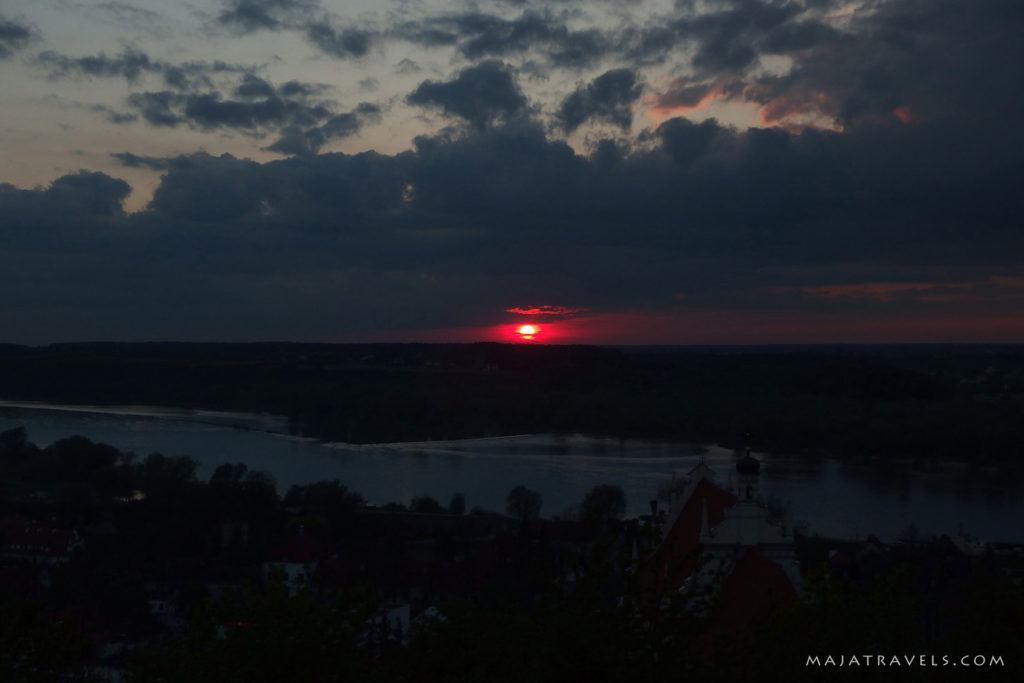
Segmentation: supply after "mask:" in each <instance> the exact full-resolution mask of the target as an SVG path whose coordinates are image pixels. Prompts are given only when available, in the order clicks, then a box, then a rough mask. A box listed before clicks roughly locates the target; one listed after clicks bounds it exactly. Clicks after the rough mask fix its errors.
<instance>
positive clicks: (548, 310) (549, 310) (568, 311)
mask: <svg viewBox="0 0 1024 683" xmlns="http://www.w3.org/2000/svg"><path fill="white" fill-rule="evenodd" d="M505 312H506V313H515V314H516V315H559V316H570V315H579V314H581V313H586V312H587V309H585V308H566V307H565V306H527V307H523V308H520V307H516V308H506V309H505Z"/></svg>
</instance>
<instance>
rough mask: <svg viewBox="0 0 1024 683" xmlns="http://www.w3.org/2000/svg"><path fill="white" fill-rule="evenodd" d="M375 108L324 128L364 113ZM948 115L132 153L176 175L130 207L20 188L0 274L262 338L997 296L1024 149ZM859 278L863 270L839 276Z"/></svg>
mask: <svg viewBox="0 0 1024 683" xmlns="http://www.w3.org/2000/svg"><path fill="white" fill-rule="evenodd" d="M178 96H179V97H182V96H181V95H178ZM373 111H374V110H373V107H372V105H367V106H363V107H361V108H356V109H354V110H353V111H352V112H348V114H351V115H353V116H345V115H335V117H330V118H327V119H324V121H323V122H321V123H320V124H319V125H320V126H322V127H324V129H325V130H324V133H325V134H326V133H327V132H328V131H327V129H331V130H332V131H333V133H340V134H344V133H346V132H349V131H351V130H352V128H353V126H354V124H353V117H354V118H355V120H358V118H359V117H360V116H372V115H373ZM333 133H332V134H333ZM949 134H950V130H949V129H946V128H941V127H934V126H933V127H928V126H908V125H902V124H898V123H892V124H887V125H878V126H872V127H867V126H865V127H860V128H857V129H856V130H853V131H848V132H845V133H839V132H822V131H814V130H807V131H804V132H803V133H801V134H794V133H791V132H786V131H783V130H777V129H776V130H767V129H766V130H760V129H752V130H747V131H738V130H735V129H733V128H729V127H726V126H723V125H720V124H717V123H715V122H714V121H711V120H708V121H704V122H703V123H700V124H695V123H691V122H688V121H686V120H684V119H673V120H670V121H668V122H666V123H665V124H663V125H662V126H661V127H660V128H659V129H658V131H657V134H656V137H655V138H653V139H652V140H650V141H649V143H650V144H648V145H647V146H641V147H638V148H637V149H635V150H633V151H630V150H629V149H628V148H625V147H622V146H619V145H617V144H615V143H613V142H611V141H606V144H602V145H599V149H598V152H596V153H595V154H594V155H593V156H591V157H589V158H587V157H582V156H580V155H578V154H576V153H574V152H573V150H572V149H570V148H569V147H568V146H567V145H565V143H563V142H560V141H558V140H554V139H551V138H549V137H548V136H547V135H546V134H545V132H544V130H543V128H542V127H541V126H540V125H539V124H536V123H531V122H528V121H523V120H516V121H515V122H513V123H512V124H509V125H490V126H485V127H482V128H479V127H478V128H467V129H466V130H464V131H463V132H462V133H461V134H453V133H451V132H449V133H447V134H445V135H438V136H433V137H423V138H419V139H418V140H417V142H416V147H415V149H413V150H411V151H409V152H405V153H402V154H397V155H390V156H389V155H381V154H375V153H372V152H369V153H364V154H358V155H345V154H320V155H315V154H308V153H306V154H297V155H296V156H293V157H291V158H288V159H282V160H278V161H274V162H270V163H263V164H260V163H256V162H253V161H249V160H244V159H238V158H235V157H231V156H227V155H224V156H219V157H218V156H211V155H207V154H193V155H187V156H184V157H176V158H153V157H145V156H140V155H136V154H134V153H131V152H127V151H126V152H119V153H118V154H117V155H116V156H115V158H116V159H117V160H118V161H119V162H120V163H122V164H124V165H126V166H130V167H141V168H149V169H153V170H158V171H161V172H162V173H163V174H164V175H163V178H162V180H161V183H160V185H159V187H158V189H157V191H156V193H155V195H154V198H153V201H152V202H151V204H150V205H149V207H148V208H147V210H146V211H143V212H141V213H138V214H135V215H132V216H123V215H121V214H120V213H119V211H118V209H117V207H118V206H119V202H120V200H121V199H122V198H123V197H124V195H125V194H126V192H127V186H126V185H124V184H123V183H121V182H120V181H115V180H113V179H111V178H109V177H107V176H103V175H102V174H95V175H79V176H72V177H70V178H62V179H60V180H59V181H58V182H55V183H54V185H53V186H52V187H51V188H48V189H39V190H16V189H14V188H11V187H10V186H5V187H3V188H0V239H3V240H5V242H4V243H5V246H6V248H5V250H3V253H4V254H8V253H17V254H18V261H17V262H15V261H12V260H11V259H8V258H7V257H6V256H0V259H2V263H3V264H4V265H5V268H4V269H3V270H0V281H2V282H3V288H2V291H3V292H4V293H5V296H6V297H8V298H7V299H4V301H8V300H11V301H13V300H15V299H16V300H17V301H18V304H19V306H21V309H19V310H22V309H24V307H25V306H27V305H30V304H32V303H38V304H39V305H40V306H41V305H43V304H47V301H49V303H48V304H47V305H56V304H55V303H54V302H55V301H57V297H58V295H57V294H54V295H53V297H54V298H53V299H52V300H47V301H44V300H43V299H44V298H45V296H46V294H45V293H40V292H38V291H36V290H35V289H33V288H34V287H35V282H36V280H35V279H33V278H30V277H29V276H28V275H27V273H30V272H44V271H45V272H49V273H53V278H52V279H51V282H54V283H75V285H74V287H73V288H72V287H71V286H70V285H68V286H65V285H63V284H55V285H54V287H58V292H59V295H60V296H62V297H64V299H63V300H65V301H73V302H75V303H76V306H75V310H73V311H70V312H69V313H68V315H69V316H70V317H65V318H63V319H64V320H65V322H64V323H63V324H64V327H62V328H60V329H61V332H60V334H58V335H57V336H61V337H64V338H68V337H73V336H75V335H76V334H78V332H77V331H76V330H78V329H80V328H78V327H77V325H79V324H85V323H84V322H83V321H84V320H85V317H84V314H85V313H86V312H87V313H88V314H89V316H91V317H92V318H96V319H101V320H107V321H111V324H114V325H122V326H121V327H112V328H110V329H109V330H108V332H107V333H106V334H105V335H101V336H105V337H121V338H128V337H131V338H139V337H148V338H153V336H154V335H156V336H159V335H166V334H175V336H176V338H182V337H183V336H184V337H189V338H214V337H215V338H231V339H244V338H258V337H260V336H266V337H275V338H277V337H279V336H280V335H281V334H286V336H289V337H293V338H336V337H332V335H336V334H341V333H343V332H344V331H345V330H347V329H368V328H373V329H381V328H387V327H395V326H416V325H421V326H457V325H488V324H492V323H494V322H498V321H499V319H500V316H501V315H502V314H503V312H504V311H507V310H509V309H516V308H522V307H524V306H526V305H531V306H537V307H551V306H560V307H566V308H571V309H579V308H587V309H590V310H591V311H593V312H595V313H600V312H602V311H609V310H612V311H614V310H632V311H635V310H641V309H642V310H648V311H658V310H667V309H668V310H670V309H672V308H673V307H676V306H678V305H679V302H680V300H681V299H680V297H685V301H686V303H687V305H688V306H691V307H698V308H699V307H717V308H722V307H739V308H744V307H746V308H751V307H756V308H760V309H761V310H774V309H772V307H773V306H783V307H788V309H790V310H798V309H799V310H822V309H828V310H832V309H834V308H835V307H836V306H837V305H838V304H837V302H838V301H842V306H846V307H848V308H849V310H857V307H864V306H882V307H888V308H887V309H886V310H892V311H904V310H916V309H913V307H918V308H919V307H920V306H924V305H935V306H937V305H938V304H935V303H932V304H927V303H926V302H925V303H923V300H922V299H921V297H920V296H918V294H916V293H915V292H919V291H925V290H926V293H928V294H929V295H930V296H940V295H943V294H944V293H946V292H947V290H949V289H950V287H953V285H950V287H943V286H942V285H941V282H942V281H943V280H942V277H944V278H946V280H947V281H951V280H952V279H957V281H961V280H963V281H970V282H983V283H988V284H987V285H985V286H986V287H987V288H988V289H991V290H993V291H994V290H996V289H998V290H999V296H1004V295H1005V296H1010V295H1011V294H1013V292H1017V294H1016V295H1014V296H1016V298H1012V297H1011V298H1009V299H1005V300H1004V299H997V298H992V299H990V300H987V301H989V303H988V304H987V305H990V306H992V307H995V308H998V307H999V306H1003V307H1004V308H1005V307H1007V306H1009V307H1018V306H1019V305H1020V303H1021V300H1020V297H1021V293H1022V291H1024V290H1022V289H1021V288H1020V287H1018V288H1017V290H1013V289H1012V287H1013V283H1015V282H1017V280H1014V279H1013V278H1014V277H1016V278H1020V275H1021V273H1020V270H1019V264H1018V261H1019V258H1018V256H1017V255H1018V254H1020V253H1021V248H1022V247H1024V243H1022V242H1024V240H1022V237H1021V235H1020V232H1019V230H1018V229H1017V225H1018V221H1017V217H1018V216H1019V215H1020V212H1021V210H1022V208H1024V207H1022V205H1021V200H1020V199H1018V192H1017V189H1018V188H1017V184H1018V182H1017V181H1018V178H1019V174H1017V173H1015V171H1014V169H1016V168H1018V167H1019V162H1017V163H1018V166H1015V165H1014V163H1011V160H1010V159H1008V158H1006V159H1004V161H1003V162H1001V163H990V164H988V165H987V166H986V167H984V168H982V169H981V170H980V172H979V169H978V165H977V164H976V163H975V164H967V163H965V162H968V161H970V158H971V156H973V155H981V156H982V157H984V158H986V159H988V160H992V159H993V154H992V153H991V152H990V149H989V148H988V147H986V146H984V145H980V144H978V145H971V146H970V147H969V148H967V149H961V148H959V147H955V148H954V147H951V146H950V145H948V144H945V143H946V141H948V140H949ZM305 149H306V151H309V150H308V148H305ZM297 151H303V150H297ZM69 236H73V237H74V238H75V239H77V240H78V242H77V243H76V246H75V249H74V253H75V254H76V259H77V258H81V259H82V261H81V262H78V261H72V260H68V259H67V258H66V257H64V258H63V260H60V259H58V258H57V256H56V254H57V253H60V254H67V253H68V252H67V249H69V247H67V246H66V244H67V240H68V239H70V237H69ZM12 250H13V251H12ZM12 268H13V269H12ZM19 273H23V275H19ZM922 273H924V274H931V276H932V279H935V274H936V273H945V275H942V276H941V277H939V279H938V281H939V284H938V285H935V286H931V285H929V286H928V288H925V290H922V289H921V287H918V286H916V285H915V286H914V287H909V286H907V287H903V288H902V289H900V288H899V286H895V288H894V287H889V289H894V291H898V293H900V295H899V296H893V297H890V298H889V299H886V300H881V299H879V298H878V297H874V298H872V297H871V296H868V295H869V294H871V292H874V291H876V290H877V291H881V290H880V289H879V287H880V286H876V285H870V284H868V285H864V286H860V285H857V286H854V285H856V284H857V283H863V282H865V281H867V282H869V283H870V278H875V279H877V278H884V280H883V282H899V281H901V280H903V281H907V282H910V281H913V282H917V281H920V280H921V278H922V277H924V276H923V275H922ZM997 277H998V278H1002V279H993V278H997ZM1020 281H1021V282H1024V279H1021V280H1020ZM838 282H846V283H852V284H850V285H849V286H844V287H838V288H837V287H831V288H828V287H825V285H826V284H827V285H830V286H831V285H835V284H836V283H838ZM972 286H973V285H972ZM62 287H63V288H64V289H59V288H62ZM83 287H84V288H85V289H84V290H83V289H82V288H83ZM908 287H909V288H908ZM956 288H960V289H956ZM882 289H884V287H883V288H882ZM954 289H955V291H954V293H963V292H967V291H968V290H965V289H962V286H961V285H955V287H954ZM983 290H984V291H988V290H987V289H984V288H981V289H978V290H977V291H979V292H980V291H983ZM1011 290H1012V291H1011ZM1019 290H1020V291H1019ZM950 291H953V290H950ZM969 291H971V292H973V291H975V290H969ZM865 292H866V293H867V294H868V295H866V294H864V293H865ZM11 297H13V298H11ZM1000 302H1003V303H1000ZM970 305H971V306H977V302H973V303H971V304H970ZM816 307H817V308H816ZM901 307H902V308H901ZM907 307H911V308H907ZM36 308H38V306H37V307H36ZM154 308H155V309H156V313H162V315H157V314H156V313H154ZM115 309H116V311H115ZM47 310H53V309H52V308H51V309H47ZM936 310H940V309H936ZM941 310H945V309H941ZM999 310H1002V309H999ZM76 311H77V312H76ZM496 316H497V318H496ZM170 321H173V323H174V325H177V326H178V328H177V329H178V331H177V333H175V332H174V329H173V328H172V327H167V326H168V325H170V324H171V323H170ZM33 324H35V325H37V328H35V329H40V330H41V329H43V328H44V322H43V321H36V322H35V323H33ZM47 329H49V328H47ZM55 329H56V328H55ZM283 330H286V331H287V332H286V333H285V332H282V331H283ZM31 334H37V335H38V334H44V333H43V332H31V333H26V336H31ZM45 334H57V333H56V332H47V333H45Z"/></svg>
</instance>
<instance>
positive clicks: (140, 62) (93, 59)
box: [36, 49, 166, 81]
mask: <svg viewBox="0 0 1024 683" xmlns="http://www.w3.org/2000/svg"><path fill="white" fill-rule="evenodd" d="M36 62H37V63H38V64H40V65H41V66H45V67H47V68H49V69H50V76H51V77H52V78H60V77H66V76H70V75H78V74H81V75H85V76H96V77H111V76H115V77H123V78H125V79H126V80H128V81H136V80H138V79H139V77H140V76H142V74H144V73H147V72H162V71H164V70H165V68H166V66H165V65H164V64H161V63H159V62H155V61H153V60H151V59H150V58H149V55H147V54H146V53H145V52H141V51H139V50H132V49H128V50H125V51H124V52H122V53H121V54H119V55H116V56H114V57H108V56H107V55H106V53H104V52H100V53H99V54H98V55H92V56H87V57H68V56H66V55H62V54H60V53H57V52H54V51H53V50H47V51H46V52H42V53H40V54H39V55H37V56H36Z"/></svg>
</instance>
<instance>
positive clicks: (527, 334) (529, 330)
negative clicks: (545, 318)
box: [516, 325, 538, 339]
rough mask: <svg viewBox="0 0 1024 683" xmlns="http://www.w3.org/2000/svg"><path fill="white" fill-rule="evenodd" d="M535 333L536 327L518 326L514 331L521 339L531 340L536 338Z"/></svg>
mask: <svg viewBox="0 0 1024 683" xmlns="http://www.w3.org/2000/svg"><path fill="white" fill-rule="evenodd" d="M537 331H538V328H537V326H536V325H520V326H519V329H517V330H516V332H518V333H519V336H520V337H522V338H523V339H533V338H534V337H535V336H537Z"/></svg>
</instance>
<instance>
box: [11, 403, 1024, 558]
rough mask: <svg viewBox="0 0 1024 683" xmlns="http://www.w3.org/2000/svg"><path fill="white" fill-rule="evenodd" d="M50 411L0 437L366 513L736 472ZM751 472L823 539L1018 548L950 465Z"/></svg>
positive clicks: (986, 500) (666, 460) (22, 416)
mask: <svg viewBox="0 0 1024 683" xmlns="http://www.w3.org/2000/svg"><path fill="white" fill-rule="evenodd" d="M15 406H17V407H15ZM56 408H60V407H58V406H39V405H36V406H31V407H26V406H25V405H24V404H11V403H3V402H0V431H3V430H6V429H10V428H12V427H16V426H18V425H24V426H25V428H26V429H27V430H28V434H29V439H30V440H32V441H33V442H34V443H36V444H37V445H39V446H46V445H48V444H50V443H52V442H53V441H56V440H57V439H60V438H64V437H67V436H71V435H73V434H80V435H82V436H85V437H87V438H89V439H92V440H94V441H99V442H104V443H109V444H111V445H113V446H115V447H117V448H119V449H120V450H123V451H135V452H136V453H137V454H138V455H140V456H144V455H146V454H148V453H151V452H160V453H163V454H164V455H168V456H181V455H184V456H189V457H192V458H194V459H196V460H197V461H199V463H200V467H199V476H200V477H201V478H204V479H205V478H208V477H209V476H210V474H212V473H213V470H214V469H215V468H216V467H217V466H218V465H220V464H222V463H225V462H244V463H245V464H246V465H247V466H248V467H249V468H250V469H252V470H264V471H267V472H270V473H271V474H273V475H274V476H275V477H276V478H277V482H278V491H279V492H280V493H282V494H283V493H284V492H285V491H287V489H288V488H289V487H290V486H292V485H294V484H305V483H309V482H313V481H319V480H324V479H339V480H340V481H341V482H342V483H344V484H345V485H347V486H348V487H349V488H351V489H353V490H355V491H358V492H360V493H361V494H362V495H363V496H364V497H365V498H366V499H367V500H368V501H369V502H371V503H385V502H388V501H395V500H397V501H401V502H405V503H407V502H408V501H409V500H410V499H411V498H412V497H413V496H432V497H433V498H435V499H437V500H438V501H439V502H441V503H442V504H443V505H446V504H447V503H448V501H449V500H450V498H451V497H452V495H454V494H455V493H463V494H465V496H466V503H467V507H468V508H472V507H473V506H479V507H481V508H484V509H486V510H495V511H503V510H504V506H505V496H506V495H507V493H508V491H509V490H510V489H511V488H512V487H513V486H516V485H518V484H523V485H525V486H527V487H528V488H531V489H535V490H537V491H539V492H540V493H541V495H542V496H543V501H544V502H543V508H542V514H543V515H544V516H553V515H562V514H565V513H566V512H567V511H568V510H569V509H570V508H571V507H572V506H574V505H576V504H578V503H579V501H580V500H581V499H582V498H583V495H584V494H585V493H586V492H587V491H588V490H590V488H592V487H593V486H596V485H598V484H616V485H618V486H621V487H622V489H623V491H625V493H626V497H627V500H628V505H629V509H628V514H630V515H639V514H644V513H646V512H648V510H649V504H648V501H650V500H651V499H652V498H654V497H655V496H656V495H657V492H658V489H659V487H660V486H662V485H664V484H665V483H666V482H669V481H671V479H672V477H673V476H674V475H676V476H683V475H685V473H686V472H687V471H688V470H689V469H690V468H692V467H693V466H695V465H696V464H697V463H698V462H700V461H701V460H702V459H703V461H704V462H705V463H706V464H707V465H708V466H709V467H711V468H712V469H713V470H715V472H716V473H717V474H718V478H719V482H720V483H722V484H723V485H729V484H730V483H731V481H732V472H733V467H734V462H735V460H734V455H733V453H732V452H731V451H730V450H727V449H724V448H719V447H715V446H708V447H704V448H701V447H696V446H692V445H682V444H672V443H667V442H649V441H638V440H624V439H610V438H595V437H588V436H583V435H543V434H542V435H536V434H534V435H520V436H508V437H498V438H489V439H470V440H463V441H431V442H423V443H396V444H374V445H351V444H321V443H319V442H316V441H313V440H310V439H298V438H294V437H289V436H285V435H283V434H280V433H271V432H280V431H283V429H284V427H285V426H286V421H285V420H284V419H283V418H280V417H275V416H261V415H246V414H239V413H216V412H211V411H203V412H198V411H180V410H167V409H159V408H147V407H140V406H134V407H130V408H118V409H112V408H105V409H103V410H104V411H105V412H101V413H100V412H89V409H88V408H87V407H79V408H77V409H75V410H63V409H60V410H58V409H56ZM230 425H238V426H239V427H241V428H235V427H233V426H230ZM261 430H271V432H268V431H261ZM763 462H764V464H763V467H762V470H761V493H762V495H763V496H765V497H769V498H772V499H774V500H776V501H778V502H780V503H782V504H783V505H784V506H785V507H786V508H787V509H788V510H789V511H790V513H791V515H792V517H793V519H794V520H795V521H797V522H803V523H805V524H806V525H807V526H808V528H809V530H810V531H815V532H818V533H821V534H823V535H830V536H844V537H863V536H866V535H868V534H875V535H877V536H879V537H881V538H883V539H887V538H891V537H893V536H895V535H897V534H898V533H900V532H901V531H902V530H903V529H905V528H907V527H908V526H909V525H910V524H911V523H914V524H916V525H917V527H918V528H919V529H920V530H921V531H922V532H924V533H950V534H954V533H957V532H960V531H964V532H968V533H971V534H975V535H977V536H980V537H981V538H987V539H993V540H1007V541H1017V542H1024V528H1022V524H1021V522H1020V520H1021V519H1024V514H1022V513H1024V504H1022V497H1021V495H1019V494H1020V491H1019V488H1018V489H1014V488H1013V487H1012V486H1007V485H1005V484H1004V485H998V486H996V485H993V483H992V482H991V481H978V482H974V481H973V480H970V479H969V478H966V477H964V476H963V472H962V471H958V470H956V469H955V468H953V469H951V470H949V471H944V472H938V473H928V474H921V473H917V472H910V471H908V470H907V469H906V468H905V467H900V466H892V467H890V466H879V465H871V466H863V465H852V464H849V463H842V462H839V461H835V460H817V461H804V460H798V459H795V458H772V457H764V458H763Z"/></svg>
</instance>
